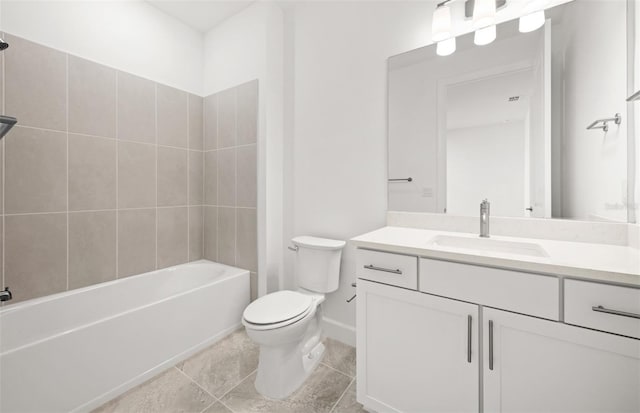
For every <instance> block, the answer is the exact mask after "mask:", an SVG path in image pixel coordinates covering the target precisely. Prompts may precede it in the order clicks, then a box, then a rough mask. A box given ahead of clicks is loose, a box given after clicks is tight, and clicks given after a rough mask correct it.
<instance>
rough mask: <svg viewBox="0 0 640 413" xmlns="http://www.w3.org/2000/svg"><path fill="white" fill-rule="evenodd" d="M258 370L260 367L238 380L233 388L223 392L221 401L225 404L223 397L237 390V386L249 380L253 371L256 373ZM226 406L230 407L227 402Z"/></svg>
mask: <svg viewBox="0 0 640 413" xmlns="http://www.w3.org/2000/svg"><path fill="white" fill-rule="evenodd" d="M256 371H258V369H257V368H255V369H253V370H252V371H251V373H249V374H247V375H246V376H245V377H244V378H242V379H241V380H240V381H238V383H237V384H236V385H235V386H233V387H232V388H230V389H229V390H227V391H226V392H224V394H223V395H222V396H220V403H222V404H224V403H223V402H222V399H224V397H225V396H226V395H227V394H229V393H231V392H232V391H233V390H235V388H236V387H238V386H240V385H241V384H242V383H243V382H244V381H245V380H247V379H248V378H249V377H251V376H252V375H253V373H255V372H256ZM225 407H227V408H229V407H228V406H227V405H226V404H225ZM229 410H231V409H229Z"/></svg>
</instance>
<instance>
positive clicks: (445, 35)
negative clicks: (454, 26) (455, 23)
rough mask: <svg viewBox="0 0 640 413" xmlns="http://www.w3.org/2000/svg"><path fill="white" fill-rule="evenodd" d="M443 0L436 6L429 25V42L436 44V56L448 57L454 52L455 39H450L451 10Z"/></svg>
mask: <svg viewBox="0 0 640 413" xmlns="http://www.w3.org/2000/svg"><path fill="white" fill-rule="evenodd" d="M450 1H451V0H445V1H443V2H442V3H439V4H438V5H437V6H436V10H435V11H434V12H433V21H432V23H431V40H433V41H434V42H436V43H437V46H436V53H437V54H438V56H449V55H450V54H452V53H453V52H455V51H456V38H455V37H451V8H450V7H449V5H448V4H447V3H449V2H450Z"/></svg>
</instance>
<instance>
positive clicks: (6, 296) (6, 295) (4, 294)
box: [0, 287, 13, 301]
mask: <svg viewBox="0 0 640 413" xmlns="http://www.w3.org/2000/svg"><path fill="white" fill-rule="evenodd" d="M12 298H13V294H11V291H9V287H7V288H5V289H4V291H0V301H9V300H11V299H12Z"/></svg>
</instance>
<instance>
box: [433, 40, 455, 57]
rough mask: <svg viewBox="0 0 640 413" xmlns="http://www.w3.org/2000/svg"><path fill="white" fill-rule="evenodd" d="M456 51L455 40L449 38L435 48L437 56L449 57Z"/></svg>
mask: <svg viewBox="0 0 640 413" xmlns="http://www.w3.org/2000/svg"><path fill="white" fill-rule="evenodd" d="M455 51H456V38H455V37H450V38H448V39H446V40H442V41H440V42H438V44H437V46H436V54H437V55H438V56H449V55H450V54H452V53H453V52H455Z"/></svg>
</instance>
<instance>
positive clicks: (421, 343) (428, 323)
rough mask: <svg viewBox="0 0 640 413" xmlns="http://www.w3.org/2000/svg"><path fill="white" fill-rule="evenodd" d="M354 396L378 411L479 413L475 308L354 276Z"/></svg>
mask: <svg viewBox="0 0 640 413" xmlns="http://www.w3.org/2000/svg"><path fill="white" fill-rule="evenodd" d="M357 301H358V305H357V340H358V343H357V348H358V355H357V357H358V360H357V361H358V401H359V402H360V403H362V404H364V405H365V407H367V408H368V409H371V410H374V411H377V412H415V413H428V412H477V411H478V410H479V394H480V386H479V374H478V373H479V370H478V369H479V365H478V360H479V353H478V343H479V340H478V328H479V323H478V306H476V305H472V304H468V303H463V302H460V301H455V300H449V299H445V298H441V297H436V296H432V295H428V294H424V293H420V292H418V291H412V290H406V289H402V288H398V287H391V286H387V285H382V284H377V283H374V282H369V281H365V280H358V298H357Z"/></svg>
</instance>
